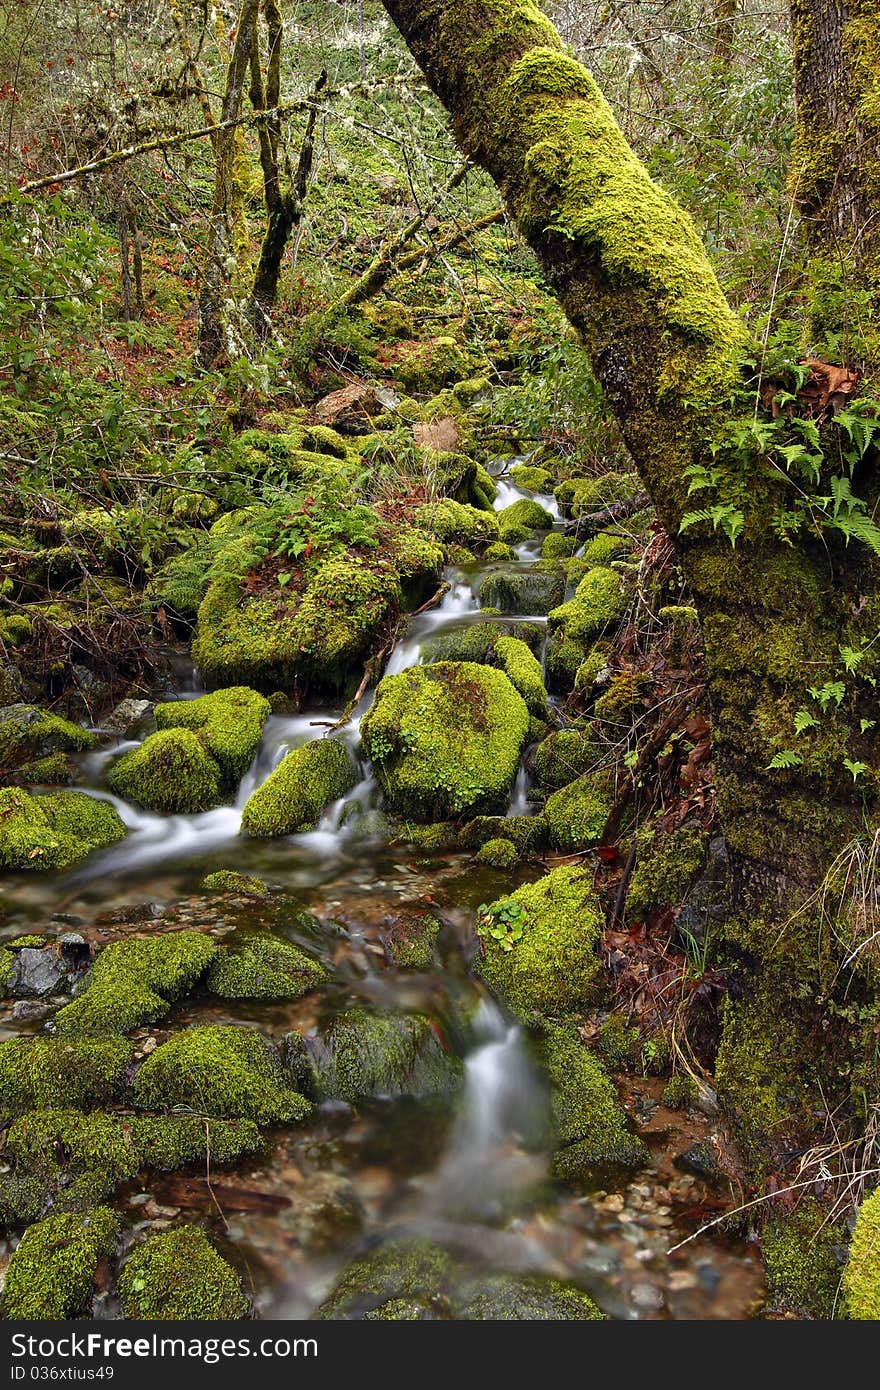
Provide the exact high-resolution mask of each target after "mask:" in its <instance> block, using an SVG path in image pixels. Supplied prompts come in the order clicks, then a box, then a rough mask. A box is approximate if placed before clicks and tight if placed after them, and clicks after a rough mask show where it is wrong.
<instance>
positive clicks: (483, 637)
mask: <svg viewBox="0 0 880 1390" xmlns="http://www.w3.org/2000/svg"><path fill="white" fill-rule="evenodd" d="M543 636H544V634H543V632H542V631H541V629H540V628H539V627H538V626H537V624H535V623H505V622H503V621H500V622H485V623H468V624H466V625H465V626H464V627H458V628H452V629H451V631H444V632H442V633H441V634H439V635H438V636H437V637H434V638H433V639H432V638H431V637H428V639H427V642H426V649H427V652H428V654H429V655H430V658H431V661H432V662H434V663H436V662H438V661H476V662H477V663H484V664H485V665H487V666H494V665H495V661H494V655H493V653H494V650H495V643H496V642H497V641H498V639H499V637H518V638H519V640H520V641H521V642H524V643H525V645H526V646H527V647H528V649H529V651H530V652H532V653H535V652H537V651H540V648H541V642H542V641H543Z"/></svg>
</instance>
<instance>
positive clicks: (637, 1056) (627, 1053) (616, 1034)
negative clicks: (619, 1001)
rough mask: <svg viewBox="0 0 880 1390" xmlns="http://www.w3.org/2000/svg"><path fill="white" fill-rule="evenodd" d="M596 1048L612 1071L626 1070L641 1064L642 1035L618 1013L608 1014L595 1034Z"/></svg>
mask: <svg viewBox="0 0 880 1390" xmlns="http://www.w3.org/2000/svg"><path fill="white" fill-rule="evenodd" d="M596 1049H597V1051H599V1052H600V1053H601V1054H602V1056H603V1057H604V1059H605V1061H606V1062H607V1063H608V1065H609V1067H611V1069H612V1070H613V1071H626V1070H631V1069H635V1068H639V1067H641V1065H642V1035H641V1033H640V1032H639V1030H638V1028H629V1027H628V1026H627V1024H626V1023H625V1022H624V1020H623V1018H622V1016H621V1015H620V1014H610V1015H609V1016H608V1018H606V1020H605V1022H604V1023H603V1024H602V1025H601V1027H600V1028H599V1032H598V1033H597V1035H596Z"/></svg>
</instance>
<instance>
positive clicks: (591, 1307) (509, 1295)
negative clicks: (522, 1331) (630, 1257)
mask: <svg viewBox="0 0 880 1390" xmlns="http://www.w3.org/2000/svg"><path fill="white" fill-rule="evenodd" d="M455 1316H456V1318H457V1319H460V1320H461V1321H463V1322H512V1321H517V1322H522V1321H528V1322H598V1321H602V1320H603V1319H604V1318H605V1314H604V1313H603V1312H602V1310H601V1308H599V1307H597V1305H596V1304H595V1303H594V1302H593V1300H592V1298H590V1295H589V1294H588V1293H584V1291H583V1289H579V1288H577V1287H576V1285H574V1284H564V1283H563V1282H562V1280H561V1279H552V1278H547V1277H546V1276H543V1275H539V1274H533V1275H526V1276H525V1277H518V1276H517V1275H514V1274H495V1275H493V1276H491V1277H490V1278H488V1279H480V1280H474V1281H471V1282H468V1283H465V1284H464V1285H463V1286H462V1287H461V1288H460V1289H458V1290H457V1291H456V1299H455Z"/></svg>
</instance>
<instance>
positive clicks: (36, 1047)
mask: <svg viewBox="0 0 880 1390" xmlns="http://www.w3.org/2000/svg"><path fill="white" fill-rule="evenodd" d="M131 1055H132V1048H131V1046H130V1044H129V1043H127V1042H125V1040H124V1039H123V1038H89V1039H82V1038H60V1037H56V1038H44V1037H34V1038H10V1039H9V1041H8V1042H4V1043H0V1109H2V1110H4V1111H6V1112H7V1113H12V1114H19V1113H20V1112H21V1111H24V1110H32V1109H36V1108H40V1107H44V1106H58V1105H63V1106H67V1107H72V1108H87V1107H88V1106H90V1105H105V1104H107V1102H108V1101H113V1100H118V1099H119V1098H120V1097H121V1095H122V1091H123V1087H124V1083H125V1073H126V1068H127V1067H128V1064H129V1062H130V1061H131Z"/></svg>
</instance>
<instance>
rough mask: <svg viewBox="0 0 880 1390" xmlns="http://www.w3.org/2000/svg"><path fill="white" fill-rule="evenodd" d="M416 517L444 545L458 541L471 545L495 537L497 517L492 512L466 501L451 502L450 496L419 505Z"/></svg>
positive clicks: (485, 543)
mask: <svg viewBox="0 0 880 1390" xmlns="http://www.w3.org/2000/svg"><path fill="white" fill-rule="evenodd" d="M415 519H416V522H417V523H418V525H419V526H421V527H422V528H423V529H424V530H425V531H429V532H430V533H431V535H433V536H436V537H437V539H438V540H441V541H443V542H444V543H445V544H447V545H448V544H450V543H451V542H457V543H458V544H459V545H467V546H470V547H471V548H473V547H474V546H480V545H488V544H489V543H490V542H491V541H497V539H498V520H497V517H496V516H495V513H494V512H487V511H484V510H483V509H482V508H478V507H471V506H468V504H467V503H466V502H454V501H453V500H452V498H451V497H444V498H443V499H442V500H441V501H439V502H429V503H427V504H426V505H425V506H424V507H420V508H419V510H418V511H417V512H416V518H415Z"/></svg>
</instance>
